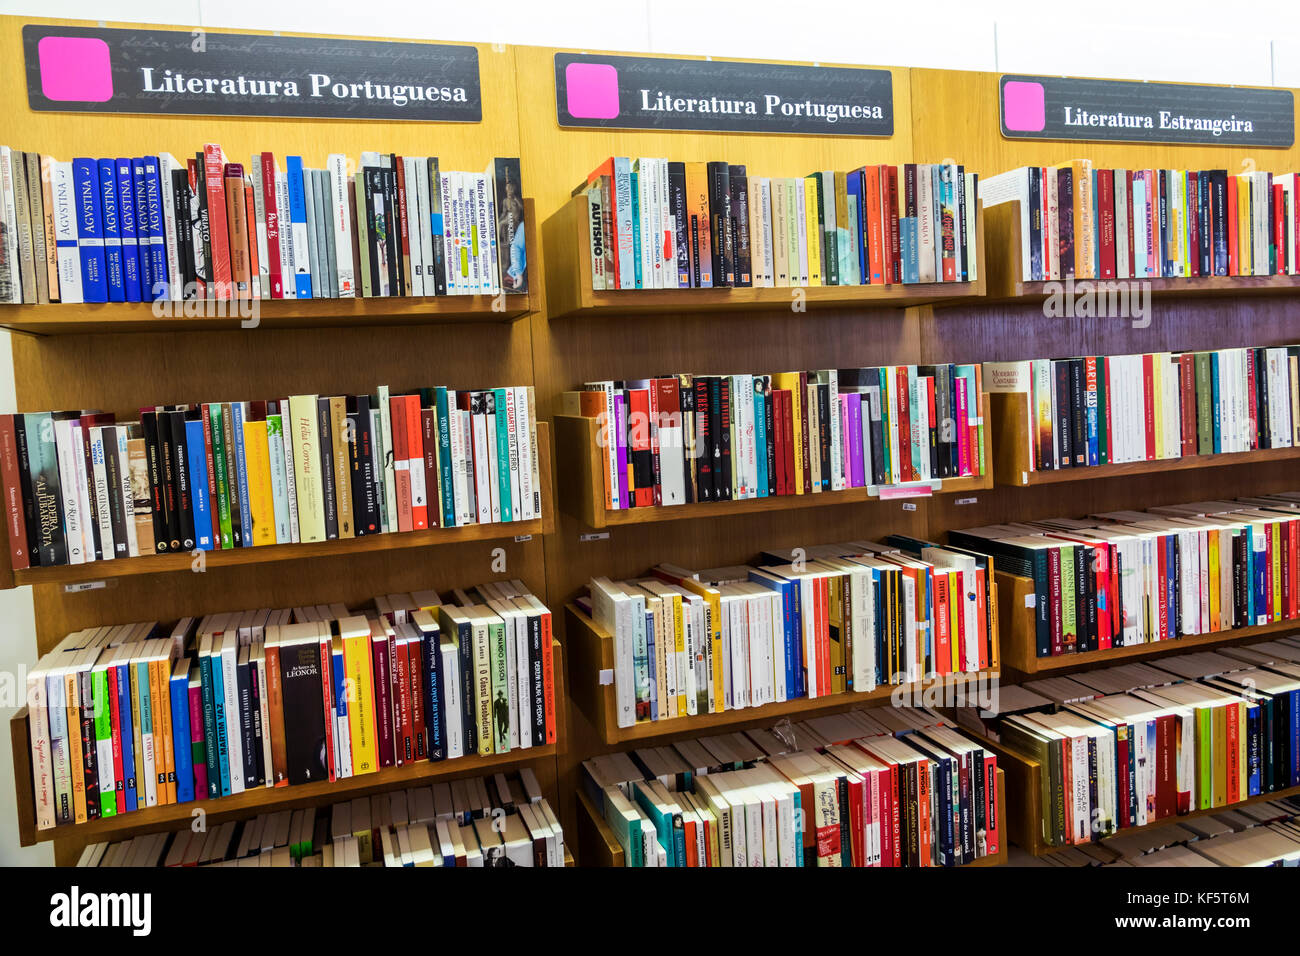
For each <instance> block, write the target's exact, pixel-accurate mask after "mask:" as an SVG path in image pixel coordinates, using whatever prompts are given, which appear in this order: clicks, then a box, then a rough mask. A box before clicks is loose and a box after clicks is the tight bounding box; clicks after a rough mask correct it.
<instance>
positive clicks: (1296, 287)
mask: <svg viewBox="0 0 1300 956" xmlns="http://www.w3.org/2000/svg"><path fill="white" fill-rule="evenodd" d="M981 214H982V216H983V217H984V218H983V221H984V223H985V229H986V233H985V234H986V235H987V236H988V242H989V244H990V245H989V246H988V248H989V249H991V250H993V252H992V254H991V255H989V256H986V257H985V261H986V262H987V263H988V272H987V277H988V282H987V284H986V287H985V289H986V294H987V296H988V301H990V302H1002V301H1009V300H1014V301H1019V302H1026V303H1034V302H1042V301H1043V300H1044V299H1046V298H1048V297H1049V295H1051V294H1053V293H1062V292H1064V291H1065V290H1064V283H1063V282H1062V283H1052V282H1025V281H1024V280H1023V279H1022V276H1023V275H1024V273H1023V271H1022V268H1021V265H1022V264H1021V261H1020V241H1021V235H1020V202H1019V200H1011V201H1010V202H1005V203H1000V204H998V205H996V206H988V207H986V208H984V209H982V210H981ZM1129 282H1140V283H1142V285H1143V286H1149V287H1150V289H1151V295H1152V296H1153V297H1156V298H1179V297H1195V296H1232V297H1246V296H1275V295H1295V294H1297V293H1300V276H1292V275H1274V276H1198V277H1192V278H1186V279H1165V278H1158V279H1157V278H1152V279H1076V280H1075V291H1076V293H1078V292H1083V291H1084V290H1085V289H1086V288H1087V285H1093V284H1096V283H1100V284H1102V285H1104V286H1106V287H1107V288H1109V287H1110V284H1111V283H1129ZM1085 283H1086V284H1087V285H1085ZM1058 285H1059V286H1060V288H1057V286H1058ZM1049 286H1052V288H1050V289H1049V288H1048V287H1049Z"/></svg>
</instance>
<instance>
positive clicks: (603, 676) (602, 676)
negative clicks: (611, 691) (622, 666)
mask: <svg viewBox="0 0 1300 956" xmlns="http://www.w3.org/2000/svg"><path fill="white" fill-rule="evenodd" d="M596 676H597V678H598V679H599V680H600V686H601V687H606V686H608V685H610V684H612V683H614V670H613V668H608V667H607V668H605V669H604V670H602V671H601V672H600V673H599V674H597V675H596Z"/></svg>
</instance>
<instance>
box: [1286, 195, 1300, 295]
mask: <svg viewBox="0 0 1300 956" xmlns="http://www.w3.org/2000/svg"><path fill="white" fill-rule="evenodd" d="M1297 200H1300V196H1296V195H1295V194H1294V193H1293V194H1292V195H1291V206H1292V211H1293V212H1295V216H1294V218H1295V235H1294V236H1292V237H1291V243H1292V245H1291V255H1290V256H1289V257H1288V261H1289V263H1290V266H1291V274H1292V275H1295V274H1296V273H1297V272H1300V268H1298V266H1300V262H1298V261H1297V260H1300V209H1296V208H1295V206H1296V202H1297Z"/></svg>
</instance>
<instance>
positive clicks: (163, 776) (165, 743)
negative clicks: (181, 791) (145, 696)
mask: <svg viewBox="0 0 1300 956" xmlns="http://www.w3.org/2000/svg"><path fill="white" fill-rule="evenodd" d="M146 654H148V661H149V711H150V713H149V719H150V723H151V725H152V726H153V765H154V773H155V775H156V777H157V790H158V805H159V806H166V805H168V804H172V803H175V802H176V768H175V767H174V766H169V760H168V758H169V757H171V752H172V748H171V738H170V735H169V734H168V732H167V728H168V725H169V724H170V723H171V721H170V720H169V719H168V718H169V717H170V716H171V687H170V686H168V685H169V678H170V677H171V671H170V669H169V670H168V672H167V675H166V677H164V676H163V673H162V668H163V664H164V663H165V661H164V660H163V656H162V654H160V653H158V649H157V647H156V646H155V645H153V644H152V642H151V643H150V645H149V647H148V649H147V651H146ZM173 759H174V758H173ZM137 773H138V770H137Z"/></svg>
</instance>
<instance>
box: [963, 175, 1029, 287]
mask: <svg viewBox="0 0 1300 956" xmlns="http://www.w3.org/2000/svg"><path fill="white" fill-rule="evenodd" d="M1048 175H1049V176H1050V175H1051V174H1050V173H1049V174H1048ZM952 187H953V191H954V192H955V193H956V194H957V221H956V222H955V223H954V224H953V232H954V233H955V234H956V236H957V271H958V277H959V278H960V279H961V281H962V282H969V281H970V236H968V235H966V167H965V166H958V167H957V181H956V182H954V183H953V184H952Z"/></svg>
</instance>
